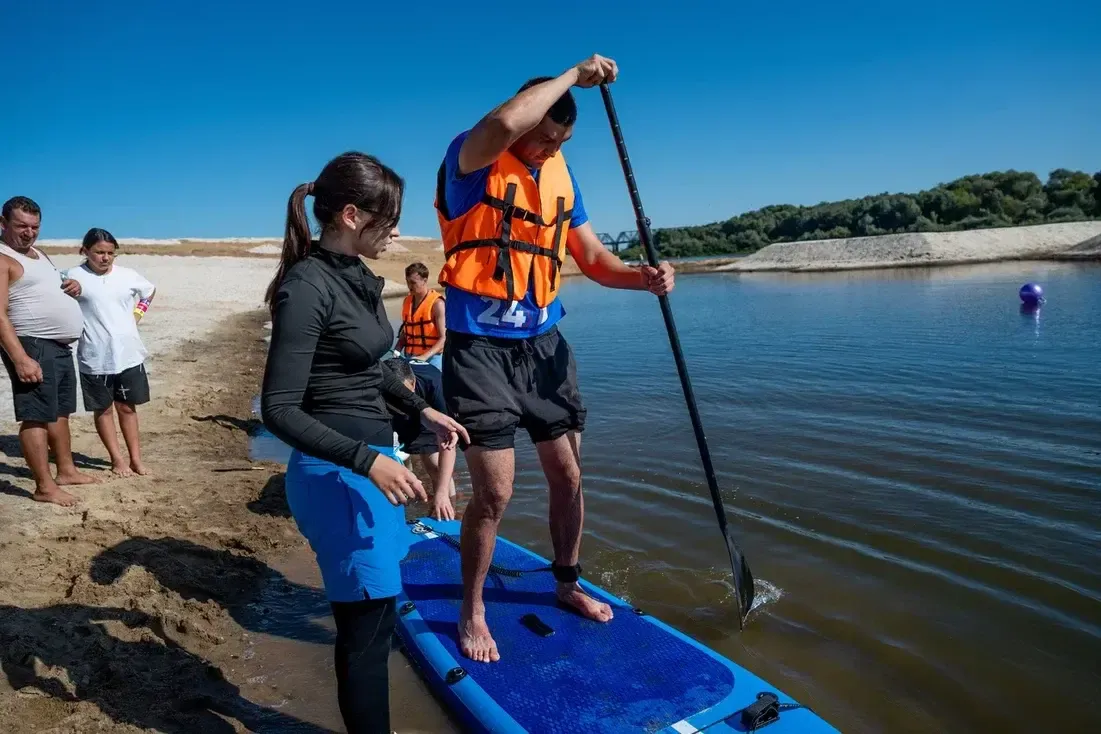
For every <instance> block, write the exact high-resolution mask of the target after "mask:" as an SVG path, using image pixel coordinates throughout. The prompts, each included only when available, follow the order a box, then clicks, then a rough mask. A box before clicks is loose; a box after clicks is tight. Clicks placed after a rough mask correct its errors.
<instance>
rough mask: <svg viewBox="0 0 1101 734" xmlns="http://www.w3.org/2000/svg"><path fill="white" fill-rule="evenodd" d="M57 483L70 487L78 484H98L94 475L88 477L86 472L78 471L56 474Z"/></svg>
mask: <svg viewBox="0 0 1101 734" xmlns="http://www.w3.org/2000/svg"><path fill="white" fill-rule="evenodd" d="M57 483H58V485H60V486H62V487H72V486H76V485H79V484H98V483H99V480H98V479H96V478H95V477H90V476H88V475H87V474H81V473H80V472H78V471H75V472H72V473H68V474H61V473H58V475H57Z"/></svg>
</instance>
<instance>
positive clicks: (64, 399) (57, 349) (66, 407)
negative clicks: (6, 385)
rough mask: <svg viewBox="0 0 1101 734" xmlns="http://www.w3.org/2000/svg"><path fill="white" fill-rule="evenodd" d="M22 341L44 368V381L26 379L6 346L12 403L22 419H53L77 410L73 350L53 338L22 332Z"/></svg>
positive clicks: (2, 350)
mask: <svg viewBox="0 0 1101 734" xmlns="http://www.w3.org/2000/svg"><path fill="white" fill-rule="evenodd" d="M19 343H20V344H22V345H23V351H25V352H26V353H27V356H28V357H30V358H31V359H33V360H34V361H36V362H38V364H39V366H40V367H41V368H42V382H23V381H22V380H20V379H19V376H18V375H17V374H16V373H15V363H14V362H12V361H11V357H9V356H8V353H7V351H6V350H4V349H0V355H3V360H4V367H6V368H7V370H8V377H9V378H11V392H12V404H13V407H14V408H15V420H17V421H19V422H23V421H30V422H32V423H53V422H54V421H56V420H57V419H58V418H62V417H67V416H70V415H72V414H73V413H75V412H76V367H75V365H74V364H73V350H72V349H71V348H69V346H68V345H67V344H62V343H61V342H55V341H54V340H52V339H39V338H38V337H34V336H21V337H19Z"/></svg>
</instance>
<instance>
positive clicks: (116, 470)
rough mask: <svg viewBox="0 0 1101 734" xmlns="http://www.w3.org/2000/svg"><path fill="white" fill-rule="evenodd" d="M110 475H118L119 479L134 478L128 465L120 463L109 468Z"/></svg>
mask: <svg viewBox="0 0 1101 734" xmlns="http://www.w3.org/2000/svg"><path fill="white" fill-rule="evenodd" d="M111 473H113V474H118V475H119V476H120V477H132V476H134V472H133V471H132V470H131V469H130V465H129V464H126V463H124V462H121V461H120V462H116V463H115V464H113V465H112V466H111Z"/></svg>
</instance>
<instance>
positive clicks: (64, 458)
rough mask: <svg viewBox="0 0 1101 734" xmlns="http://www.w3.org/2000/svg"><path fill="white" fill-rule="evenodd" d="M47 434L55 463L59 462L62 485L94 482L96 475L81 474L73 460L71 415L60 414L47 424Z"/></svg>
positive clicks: (58, 479)
mask: <svg viewBox="0 0 1101 734" xmlns="http://www.w3.org/2000/svg"><path fill="white" fill-rule="evenodd" d="M46 434H47V436H48V438H49V442H50V451H52V452H53V455H54V463H55V464H57V483H58V484H60V485H61V486H63V487H64V486H72V485H76V484H94V483H95V482H96V480H95V478H94V477H90V476H88V475H87V474H81V473H80V472H79V471H77V468H76V464H75V463H74V462H73V444H72V437H71V435H70V434H69V416H67V415H60V416H58V417H57V420H56V421H54V422H53V423H50V424H48V425H47V426H46Z"/></svg>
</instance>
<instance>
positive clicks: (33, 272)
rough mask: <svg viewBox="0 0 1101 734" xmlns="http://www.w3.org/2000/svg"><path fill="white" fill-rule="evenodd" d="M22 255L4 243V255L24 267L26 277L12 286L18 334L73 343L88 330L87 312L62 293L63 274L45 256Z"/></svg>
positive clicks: (11, 308)
mask: <svg viewBox="0 0 1101 734" xmlns="http://www.w3.org/2000/svg"><path fill="white" fill-rule="evenodd" d="M31 250H33V251H34V254H35V255H38V257H30V256H29V255H21V254H20V253H18V252H16V251H15V250H13V249H12V248H11V247H9V246H8V245H7V244H6V243H3V242H0V254H4V255H7V256H8V257H10V258H11V259H12V260H15V261H16V262H17V263H19V264H20V265H22V266H23V276H22V277H21V278H19V279H18V280H16V281H14V282H12V283H11V284H10V285H9V286H8V318H9V319H11V323H12V326H14V327H15V333H16V334H17V335H19V336H31V337H37V338H39V339H52V340H54V341H57V342H61V343H63V344H70V343H72V342H74V341H76V340H77V339H79V338H80V334H81V332H82V331H83V330H84V313H83V312H82V311H81V310H80V304H79V303H77V302H76V299H75V298H73V297H72V296H68V295H66V294H65V291H63V290H61V273H59V272H58V271H57V268H55V267H54V265H53V263H52V262H50V260H49V258H47V257H46V255H45V253H43V252H42V251H41V250H39V249H38V248H36V247H32V248H31Z"/></svg>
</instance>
